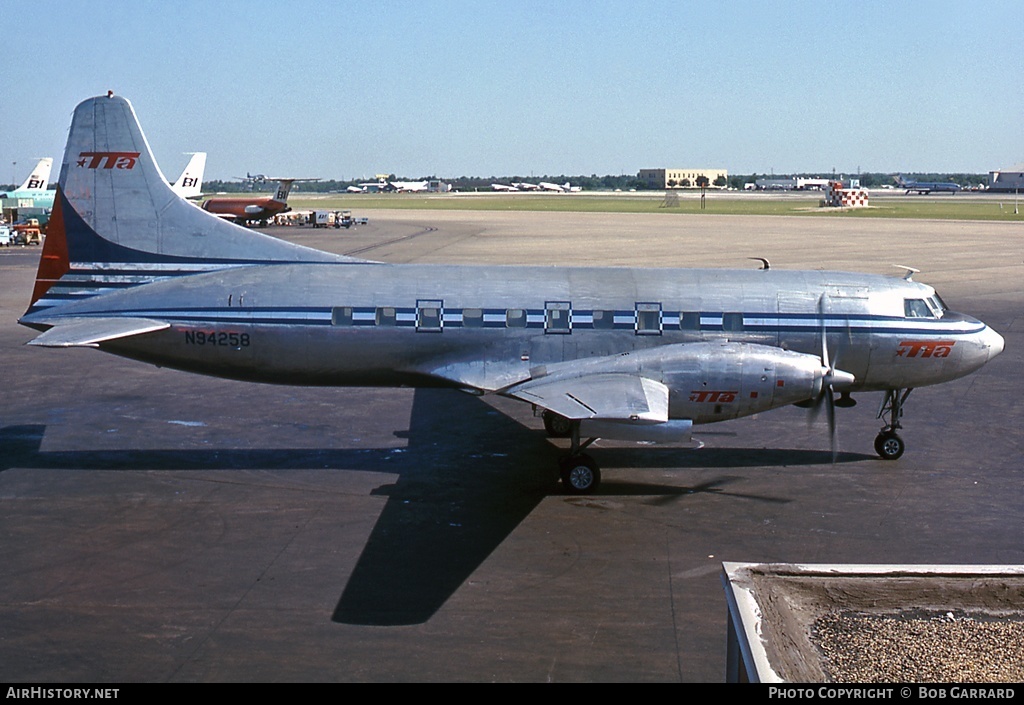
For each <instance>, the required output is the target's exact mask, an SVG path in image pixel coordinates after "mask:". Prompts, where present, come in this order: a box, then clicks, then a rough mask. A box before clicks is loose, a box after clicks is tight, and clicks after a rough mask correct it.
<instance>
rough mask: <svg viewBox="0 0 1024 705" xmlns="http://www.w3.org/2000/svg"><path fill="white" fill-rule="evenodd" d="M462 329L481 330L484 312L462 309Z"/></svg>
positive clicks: (474, 309)
mask: <svg viewBox="0 0 1024 705" xmlns="http://www.w3.org/2000/svg"><path fill="white" fill-rule="evenodd" d="M462 327H463V328H483V327H484V311H483V309H480V308H464V309H462Z"/></svg>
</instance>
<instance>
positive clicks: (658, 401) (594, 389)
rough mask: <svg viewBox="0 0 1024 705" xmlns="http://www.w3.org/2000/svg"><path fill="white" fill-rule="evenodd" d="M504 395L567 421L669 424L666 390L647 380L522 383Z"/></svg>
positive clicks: (604, 376)
mask: <svg viewBox="0 0 1024 705" xmlns="http://www.w3.org/2000/svg"><path fill="white" fill-rule="evenodd" d="M505 394H507V395H509V396H513V397H515V398H517V399H522V400H523V401H527V402H530V403H531V404H536V405H537V406H539V407H542V408H544V409H547V410H549V411H553V412H555V413H556V414H560V415H561V416H564V417H565V418H567V419H574V420H575V419H599V420H606V421H629V422H633V423H640V424H658V423H665V422H666V421H668V387H666V386H665V385H664V384H662V383H661V382H657V381H655V380H652V379H647V378H646V377H640V376H637V375H633V374H627V373H619V372H606V373H598V374H590V375H582V376H579V377H568V378H566V377H560V378H557V379H554V380H550V381H549V380H548V379H546V378H543V377H541V378H540V379H535V380H530V381H528V382H523V383H521V384H518V385H516V386H514V387H512V388H510V389H508V390H506V391H505Z"/></svg>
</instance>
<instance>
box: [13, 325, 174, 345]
mask: <svg viewBox="0 0 1024 705" xmlns="http://www.w3.org/2000/svg"><path fill="white" fill-rule="evenodd" d="M170 327H171V324H170V323H165V322H164V321H156V320H153V319H150V318H120V317H111V318H69V319H61V320H60V321H59V322H57V323H56V324H55V325H54V326H53V327H52V328H50V329H49V330H48V331H46V332H45V333H43V334H42V335H40V336H38V337H36V338H35V339H34V340H30V341H29V342H28V344H29V345H39V346H41V347H45V348H81V347H85V348H95V347H99V344H100V343H106V342H109V341H111V340H116V339H118V338H128V337H130V336H133V335H142V334H143V333H153V332H156V331H159V330H165V329H167V328H170Z"/></svg>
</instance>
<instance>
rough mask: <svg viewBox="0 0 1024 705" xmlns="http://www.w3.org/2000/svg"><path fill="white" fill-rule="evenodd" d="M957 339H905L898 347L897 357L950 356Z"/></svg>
mask: <svg viewBox="0 0 1024 705" xmlns="http://www.w3.org/2000/svg"><path fill="white" fill-rule="evenodd" d="M954 345H956V341H955V340H903V341H900V344H899V346H898V347H897V348H896V357H949V354H950V353H951V352H953V346H954Z"/></svg>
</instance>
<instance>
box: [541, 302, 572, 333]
mask: <svg viewBox="0 0 1024 705" xmlns="http://www.w3.org/2000/svg"><path fill="white" fill-rule="evenodd" d="M571 308H572V307H571V306H570V304H569V302H568V301H549V302H548V303H546V304H545V305H544V332H545V333H571V332H572V310H571Z"/></svg>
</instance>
